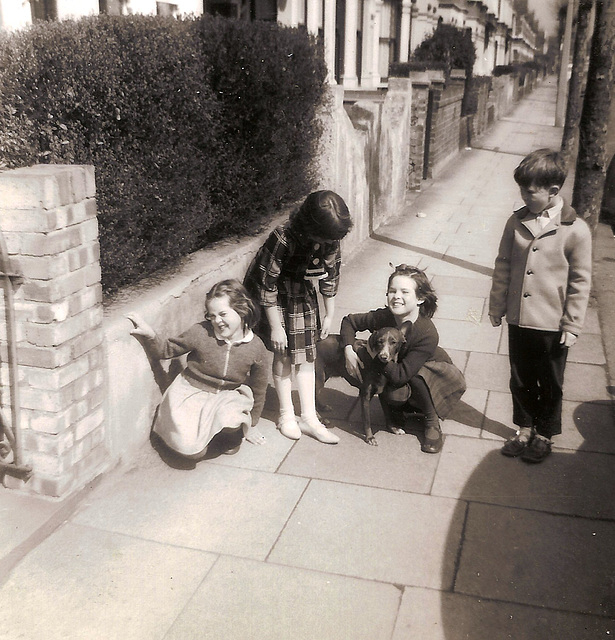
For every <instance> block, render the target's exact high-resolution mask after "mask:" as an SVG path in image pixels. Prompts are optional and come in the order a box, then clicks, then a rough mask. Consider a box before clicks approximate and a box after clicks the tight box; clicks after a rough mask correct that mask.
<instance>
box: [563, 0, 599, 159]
mask: <svg viewBox="0 0 615 640" xmlns="http://www.w3.org/2000/svg"><path fill="white" fill-rule="evenodd" d="M593 5H594V0H580V2H579V6H578V9H577V21H576V36H575V39H574V53H573V58H572V76H571V77H570V85H569V87H568V103H567V105H566V120H565V122H564V133H563V135H562V154H563V155H564V158H565V159H566V164H567V165H568V164H569V163H570V161H571V159H572V157H573V155H574V149H575V146H576V144H577V142H578V132H579V122H580V121H581V110H582V108H583V91H585V86H586V85H587V60H588V54H589V44H590V41H591V33H590V30H589V27H590V21H591V20H590V18H591V11H592V7H593Z"/></svg>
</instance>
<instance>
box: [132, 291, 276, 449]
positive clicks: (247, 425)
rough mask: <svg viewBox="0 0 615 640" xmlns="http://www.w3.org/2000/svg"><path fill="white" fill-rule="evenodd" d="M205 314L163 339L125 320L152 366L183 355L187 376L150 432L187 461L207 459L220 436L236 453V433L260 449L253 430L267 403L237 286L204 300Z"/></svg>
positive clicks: (263, 372)
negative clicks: (228, 436) (228, 435)
mask: <svg viewBox="0 0 615 640" xmlns="http://www.w3.org/2000/svg"><path fill="white" fill-rule="evenodd" d="M205 311H206V314H205V320H204V321H203V322H199V323H197V324H195V325H193V326H192V327H190V328H189V329H188V330H187V331H185V332H184V333H182V334H181V335H180V336H178V337H176V338H169V339H165V338H162V337H161V336H159V335H157V333H156V332H155V331H154V329H153V328H152V327H151V326H150V325H149V324H147V322H145V320H143V319H142V318H141V317H140V316H138V315H137V314H129V315H128V316H127V317H128V319H129V320H130V321H131V322H132V323H133V324H134V329H133V330H132V331H131V334H132V335H135V336H138V337H140V338H142V339H143V341H144V342H145V346H146V348H147V350H148V352H149V353H150V354H151V355H152V356H153V357H154V358H156V359H160V360H166V359H169V358H175V357H177V356H181V355H183V354H188V358H187V365H186V368H185V369H184V371H183V372H182V373H181V374H180V375H178V376H177V377H176V378H175V380H174V381H173V382H172V383H171V385H170V387H169V388H168V389H167V390H166V392H165V393H164V395H163V397H162V401H161V403H160V406H159V408H158V413H157V416H156V419H155V421H154V426H153V431H154V433H155V434H157V435H158V436H159V437H160V438H161V439H162V441H163V442H164V443H165V444H166V445H167V446H168V447H169V448H171V449H172V450H174V451H175V452H177V453H179V454H181V455H183V456H185V457H188V458H190V459H193V460H196V459H200V458H203V457H204V456H205V454H206V453H207V447H208V445H209V443H210V442H211V440H212V438H213V437H214V436H215V435H217V434H218V433H220V432H221V431H227V432H233V434H235V438H234V442H233V444H234V445H235V446H232V447H231V448H230V449H228V450H227V451H226V453H234V452H235V451H237V449H238V448H239V444H238V443H239V442H241V440H240V438H237V435H239V434H241V433H242V432H243V436H244V438H245V439H246V440H247V441H248V442H251V443H253V444H263V443H264V442H265V437H264V436H263V435H262V434H261V433H260V431H259V430H258V428H257V427H256V423H257V422H258V420H259V418H260V415H261V411H262V409H263V405H264V402H265V393H266V390H267V380H268V368H269V355H268V353H267V350H266V349H265V345H264V344H263V342H262V341H261V339H260V338H259V337H258V336H256V335H254V333H253V331H252V328H253V326H254V325H255V324H256V322H257V321H258V317H259V312H258V307H257V306H256V305H255V303H254V301H253V300H252V299H251V298H250V296H249V294H248V292H247V291H246V289H245V288H244V286H243V285H242V284H241V283H240V282H239V281H238V280H223V281H222V282H219V283H218V284H216V285H214V286H213V287H212V289H211V290H210V291H209V293H208V294H207V296H206V299H205ZM240 430H241V431H240Z"/></svg>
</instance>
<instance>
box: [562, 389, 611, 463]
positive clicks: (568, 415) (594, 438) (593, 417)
mask: <svg viewBox="0 0 615 640" xmlns="http://www.w3.org/2000/svg"><path fill="white" fill-rule="evenodd" d="M614 411H615V405H614V404H613V401H609V400H605V401H602V402H571V401H567V400H564V403H563V408H562V434H561V435H560V436H557V440H556V442H557V446H558V447H560V448H562V449H573V450H577V449H582V450H583V451H595V452H598V453H611V454H613V453H615V414H614Z"/></svg>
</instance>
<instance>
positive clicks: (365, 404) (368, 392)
mask: <svg viewBox="0 0 615 640" xmlns="http://www.w3.org/2000/svg"><path fill="white" fill-rule="evenodd" d="M360 395H361V412H362V414H363V431H364V432H365V442H367V444H371V445H372V446H378V442H377V441H376V438H375V436H374V434H373V432H372V421H371V416H370V412H369V404H370V402H371V400H372V398H373V397H374V393H373V390H372V388H371V385H368V386H367V387H364V388H363V389H361V393H360Z"/></svg>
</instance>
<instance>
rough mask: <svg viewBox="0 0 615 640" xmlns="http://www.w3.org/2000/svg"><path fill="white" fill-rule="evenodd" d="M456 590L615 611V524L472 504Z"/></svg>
mask: <svg viewBox="0 0 615 640" xmlns="http://www.w3.org/2000/svg"><path fill="white" fill-rule="evenodd" d="M464 534H465V541H464V546H463V549H462V552H461V559H460V563H459V571H458V573H457V577H456V581H455V591H457V592H459V593H465V594H466V595H474V596H479V597H481V598H482V597H486V598H491V599H496V600H505V601H508V602H518V603H522V604H530V605H533V604H540V605H541V606H542V607H546V608H547V609H557V610H560V611H575V612H577V613H589V614H594V615H601V616H605V617H607V616H608V617H610V618H612V617H614V616H615V583H614V582H613V575H615V555H614V554H613V553H612V549H613V547H614V545H615V528H614V527H613V524H612V522H605V521H599V520H589V519H585V518H572V517H565V516H557V515H552V514H548V513H540V512H531V511H523V510H520V509H507V508H504V507H496V506H491V505H484V504H477V503H473V504H470V506H469V510H468V517H467V521H466V526H465V531H464Z"/></svg>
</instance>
